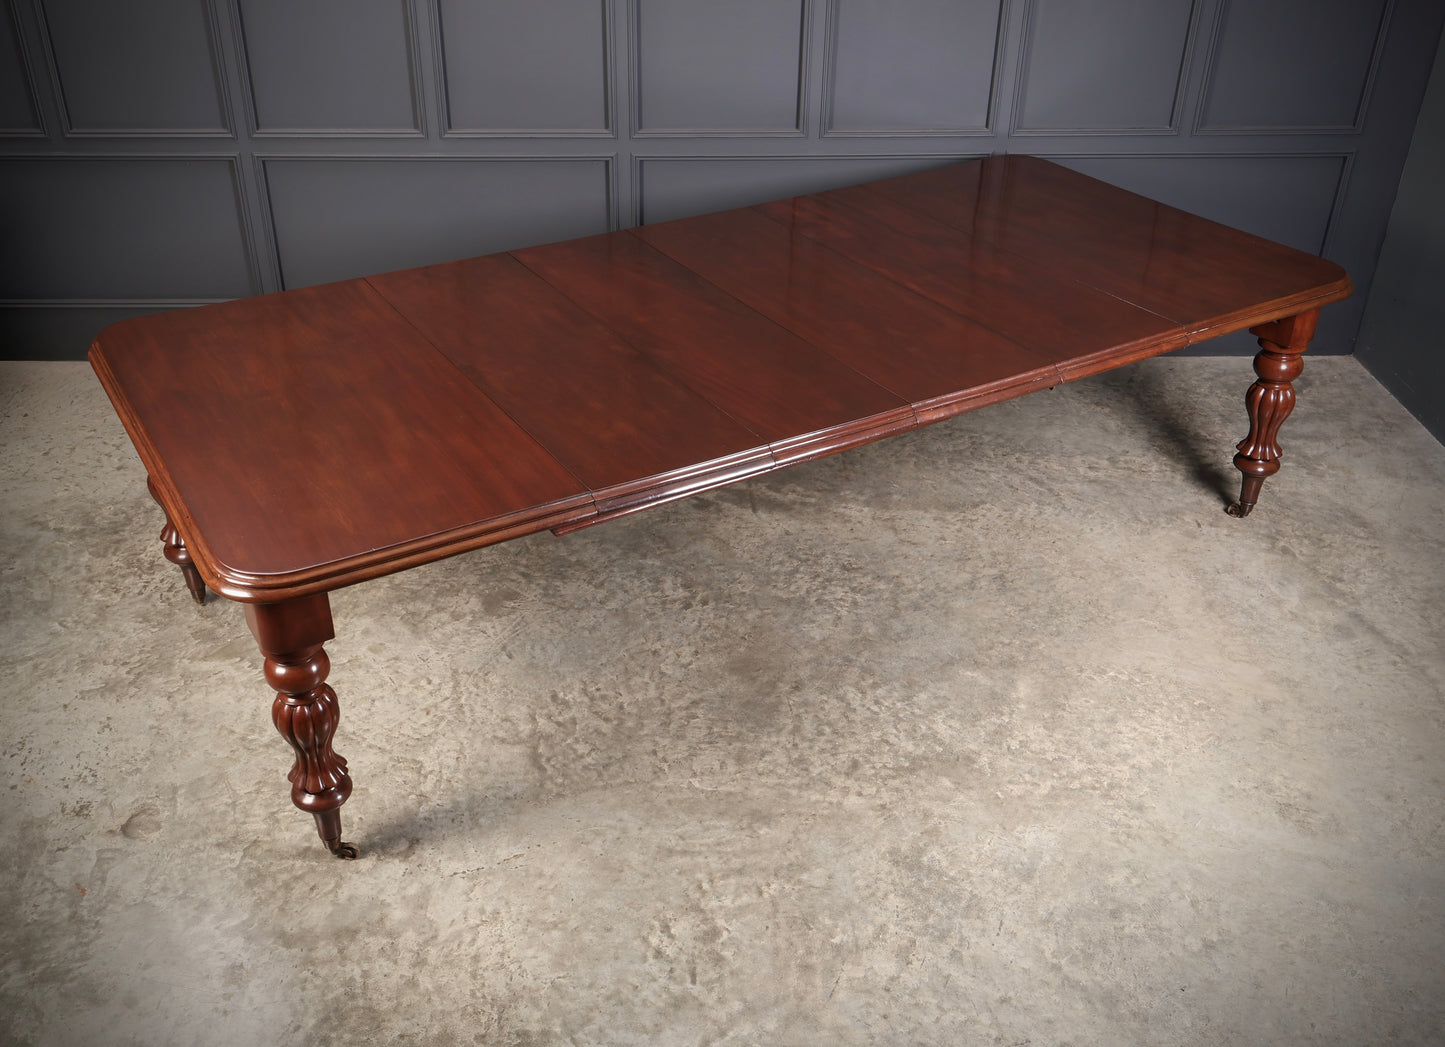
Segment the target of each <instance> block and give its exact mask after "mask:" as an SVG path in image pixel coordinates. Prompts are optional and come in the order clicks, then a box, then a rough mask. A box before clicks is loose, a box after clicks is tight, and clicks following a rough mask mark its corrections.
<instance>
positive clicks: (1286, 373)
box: [1227, 309, 1320, 516]
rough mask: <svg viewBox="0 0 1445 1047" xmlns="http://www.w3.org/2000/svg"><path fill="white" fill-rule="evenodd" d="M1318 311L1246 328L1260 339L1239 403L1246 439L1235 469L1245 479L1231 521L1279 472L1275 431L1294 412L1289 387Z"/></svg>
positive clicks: (1300, 364) (1298, 370)
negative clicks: (1250, 376) (1249, 383)
mask: <svg viewBox="0 0 1445 1047" xmlns="http://www.w3.org/2000/svg"><path fill="white" fill-rule="evenodd" d="M1319 317H1320V311H1319V310H1318V309H1312V310H1310V311H1309V312H1307V313H1300V314H1299V315H1298V316H1290V317H1286V318H1285V319H1283V320H1275V321H1274V322H1273V323H1268V324H1261V325H1260V326H1258V327H1251V328H1250V329H1249V333H1250V334H1253V335H1257V336H1258V337H1259V353H1258V355H1256V356H1255V358H1254V373H1255V374H1257V375H1258V376H1259V380H1258V381H1256V382H1255V383H1254V384H1253V385H1252V386H1250V387H1249V392H1248V393H1246V394H1245V397H1244V403H1245V406H1246V407H1247V408H1248V409H1249V435H1248V436H1246V437H1245V438H1244V439H1243V440H1241V441H1239V444H1238V445H1237V448H1238V451H1239V453H1238V454H1236V455H1235V456H1234V465H1235V468H1237V469H1238V470H1239V471H1240V472H1242V473H1243V474H1244V481H1243V483H1242V484H1241V485H1240V491H1239V501H1237V502H1235V503H1234V504H1233V505H1231V506H1230V507H1229V508H1228V510H1227V511H1228V513H1229V515H1230V516H1248V515H1249V512H1250V510H1251V509H1253V508H1254V503H1255V502H1257V501H1258V500H1259V491H1260V488H1261V487H1263V486H1264V481H1265V480H1267V479H1268V478H1269V477H1271V476H1273V475H1274V474H1275V473H1277V472H1279V460H1280V456H1281V453H1282V452H1281V451H1280V448H1279V428H1280V426H1281V425H1283V424H1284V420H1285V419H1286V418H1288V417H1289V415H1290V412H1291V411H1293V410H1294V400H1295V397H1294V386H1293V385H1291V384H1290V383H1291V382H1293V381H1294V380H1295V379H1296V378H1298V377H1299V376H1300V374H1301V372H1303V371H1304V366H1305V365H1304V360H1303V359H1302V358H1301V357H1302V356H1303V354H1304V351H1305V350H1306V349H1308V348H1309V344H1310V339H1311V338H1312V337H1313V336H1314V333H1315V324H1316V323H1318V322H1319Z"/></svg>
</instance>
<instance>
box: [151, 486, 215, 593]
mask: <svg viewBox="0 0 1445 1047" xmlns="http://www.w3.org/2000/svg"><path fill="white" fill-rule="evenodd" d="M146 489H147V490H149V491H150V493H151V497H152V498H154V499H155V500H156V504H157V505H159V506H160V507H161V511H162V512H166V505H165V503H164V502H162V501H161V496H160V492H159V491H157V490H156V484H155V481H154V480H152V479H151V478H150V477H146ZM161 541H162V542H163V543H164V549H163V551H164V553H165V557H166V559H167V560H169V561H170V562H171V563H173V564H175V565H176V566H177V567H179V568H180V569H181V577H182V578H184V579H185V580H186V588H187V589H189V590H190V593H191V599H193V600H195V601H196V603H202V604H203V603H205V602H206V583H205V582H203V581H202V580H201V572H200V571H197V570H196V565H195V564H194V563H193V562H191V554H190V551H189V550H188V549H187V548H186V540H185V539H184V538H182V537H181V532H180V531H178V530H176V525H175V524H174V523H172V522H171V516H170V513H168V512H166V523H165V526H164V527H162V528H161Z"/></svg>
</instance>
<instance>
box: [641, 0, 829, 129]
mask: <svg viewBox="0 0 1445 1047" xmlns="http://www.w3.org/2000/svg"><path fill="white" fill-rule="evenodd" d="M634 5H635V6H634V8H633V17H634V18H635V19H636V23H637V24H636V33H635V38H636V48H637V53H636V54H635V55H634V62H635V63H636V71H637V84H638V87H637V98H636V99H635V105H636V119H637V127H638V129H639V130H640V131H642V132H644V133H651V132H673V133H678V132H682V133H697V132H703V133H706V132H708V131H714V132H716V131H733V132H751V133H760V132H772V133H779V132H783V133H800V132H801V129H802V126H803V112H802V109H803V106H802V99H803V89H804V81H805V78H804V76H803V64H804V57H805V56H804V49H803V42H804V36H805V33H804V24H805V16H806V15H807V14H808V9H809V7H810V5H809V4H808V3H806V2H797V0H793V2H789V0H728V2H727V3H717V2H716V0H634Z"/></svg>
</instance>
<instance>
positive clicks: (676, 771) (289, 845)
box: [0, 358, 1445, 1047]
mask: <svg viewBox="0 0 1445 1047" xmlns="http://www.w3.org/2000/svg"><path fill="white" fill-rule="evenodd" d="M1251 378H1252V374H1251V373H1250V370H1249V365H1248V362H1247V361H1244V360H1238V359H1209V358H1192V359H1178V360H1156V361H1149V362H1146V363H1144V364H1141V365H1136V366H1134V367H1131V368H1127V369H1125V370H1123V371H1120V372H1116V373H1114V374H1112V375H1108V376H1104V377H1100V378H1094V379H1090V380H1087V381H1084V382H1080V383H1077V384H1075V385H1071V386H1068V387H1064V388H1060V389H1057V390H1054V391H1052V392H1041V393H1037V394H1034V395H1033V396H1030V397H1028V398H1026V399H1024V400H1020V401H1016V402H1013V403H1009V404H1001V405H998V406H995V407H990V408H986V409H984V410H981V411H979V412H976V413H974V414H970V415H966V416H964V417H961V418H959V419H956V420H954V421H951V422H947V423H944V424H941V425H938V426H934V427H932V428H930V429H926V430H923V431H920V432H917V433H913V434H910V435H907V436H903V437H899V438H895V439H893V440H890V441H885V442H884V443H881V444H875V445H872V446H870V447H867V448H862V449H859V450H856V451H852V452H849V453H847V454H844V455H840V456H837V457H834V458H830V459H826V460H823V461H819V462H815V463H812V464H809V465H805V466H801V467H797V468H795V469H792V470H788V471H785V472H782V473H779V474H775V475H772V476H768V477H764V478H761V479H758V480H754V481H750V482H747V483H744V484H741V485H738V486H735V487H732V488H728V489H725V490H721V491H717V492H713V493H710V494H707V495H704V496H701V497H698V498H695V499H692V500H691V501H687V502H682V503H678V504H674V505H670V506H665V507H662V508H659V509H655V510H652V511H649V512H646V513H642V514H640V515H638V516H634V517H629V518H627V519H624V520H619V521H615V522H612V523H609V524H607V525H605V526H600V527H595V528H591V529H589V530H586V531H583V532H580V533H577V534H574V535H572V536H569V537H567V538H563V539H557V538H553V537H552V536H551V535H547V534H543V535H538V536H534V537H531V538H527V539H524V540H521V541H516V542H512V543H509V544H507V545H503V546H497V547H494V548H491V549H486V550H481V551H479V552H476V553H473V554H470V555H467V556H464V557H459V558H456V559H453V560H450V561H446V562H443V563H438V564H434V565H431V566H428V567H426V568H422V569H419V570H415V571H412V572H409V573H406V574H404V575H401V576H398V577H394V578H390V579H384V580H380V581H377V582H373V583H368V584H366V585H362V586H359V587H356V588H353V589H348V590H343V591H341V592H339V593H337V594H335V595H334V596H333V599H332V605H333V609H334V612H335V617H336V622H337V630H338V637H337V639H336V640H335V641H334V643H332V644H330V645H328V648H329V650H330V652H331V656H332V672H331V683H332V684H334V685H335V687H336V689H337V692H338V693H339V695H340V701H341V710H342V712H341V727H340V731H339V733H338V735H337V740H336V748H337V750H338V751H339V752H340V753H341V754H342V755H344V756H345V757H346V758H347V759H348V760H349V761H350V765H351V770H352V773H353V775H354V776H355V780H356V792H355V794H354V795H353V797H352V799H351V801H350V803H349V804H348V805H347V806H346V808H345V822H346V827H347V833H346V835H347V838H348V839H350V840H353V841H354V842H356V843H357V844H358V845H359V846H360V847H361V849H362V857H361V859H360V860H359V861H356V862H352V863H343V862H339V861H336V860H333V859H331V858H330V857H329V856H328V855H327V854H326V852H325V851H324V849H323V848H322V846H321V844H320V842H319V841H318V840H317V839H316V837H315V834H314V831H313V829H312V826H311V820H310V819H309V818H308V817H306V816H305V815H303V814H301V813H299V812H297V811H296V810H295V809H294V808H292V806H291V803H290V799H289V792H288V785H287V782H286V780H285V773H286V771H287V769H288V768H289V766H290V758H289V757H290V753H289V750H288V749H287V748H286V746H285V743H284V742H283V741H282V740H281V738H280V737H279V736H278V735H277V734H276V733H275V731H274V729H273V728H272V726H271V723H270V718H269V706H270V693H269V691H268V690H267V689H266V687H265V684H264V682H263V681H262V678H261V672H260V665H259V656H258V655H257V653H256V651H255V648H254V646H253V643H252V641H251V638H250V636H249V634H248V632H247V630H246V627H245V624H244V622H243V620H242V615H241V611H240V609H239V608H238V607H236V606H234V605H232V604H230V603H227V602H225V601H218V600H216V599H214V598H212V600H211V601H210V602H208V603H207V604H206V605H205V606H204V607H197V606H195V605H194V604H193V603H192V602H191V601H190V599H189V597H188V596H187V594H186V591H185V589H184V587H183V585H182V583H181V578H180V574H179V572H178V571H176V570H175V569H174V568H173V567H171V566H170V565H169V564H167V563H166V562H165V561H164V560H163V559H162V558H161V550H160V545H159V543H158V542H157V540H156V536H157V533H158V532H159V529H160V525H161V517H160V513H159V510H158V509H157V508H156V507H155V506H154V504H153V503H152V502H151V501H150V499H149V498H148V496H147V495H146V492H145V484H144V473H143V470H142V468H141V465H140V462H139V460H138V459H137V458H136V456H135V454H134V452H133V451H132V450H131V448H130V445H129V443H128V441H127V439H126V436H125V433H124V431H123V430H122V428H121V426H120V424H119V422H118V421H117V420H116V418H115V416H114V414H113V413H112V411H111V409H110V407H109V405H108V404H107V402H106V399H105V397H104V395H103V394H102V392H101V389H100V387H99V385H98V384H97V383H96V381H95V380H94V378H93V377H92V376H91V374H90V372H89V370H88V368H86V367H85V365H83V364H74V363H72V364H3V365H0V426H3V427H0V438H3V456H0V459H3V460H0V539H3V548H4V550H5V556H4V559H3V560H0V582H3V585H0V593H3V603H0V666H3V669H4V679H5V688H4V693H3V697H0V744H3V761H4V763H3V766H4V783H3V789H4V794H3V795H4V797H5V803H4V805H3V807H0V841H3V851H0V952H3V971H0V1042H3V1043H6V1044H12V1043H13V1044H46V1045H52V1044H54V1045H62V1044H63V1045H70V1044H137V1045H147V1047H154V1045H162V1044H236V1045H248V1047H252V1045H260V1044H369V1043H412V1044H516V1045H542V1044H576V1045H581V1044H664V1045H673V1044H679V1045H694V1044H695V1045H704V1044H706V1045H722V1044H768V1045H774V1044H776V1045H803V1044H828V1045H834V1044H839V1045H851V1044H910V1045H912V1044H938V1045H950V1047H958V1045H971V1044H1031V1045H1034V1047H1038V1045H1044V1044H1077V1045H1085V1044H1153V1045H1161V1044H1162V1045H1200V1047H1204V1045H1209V1047H1218V1045H1230V1044H1239V1045H1268V1044H1383V1043H1410V1044H1417V1043H1431V1042H1434V1043H1438V1042H1441V1040H1442V1038H1445V861H1442V859H1445V760H1442V757H1445V697H1442V696H1445V649H1442V643H1445V642H1442V631H1445V448H1442V447H1441V446H1440V445H1439V444H1437V443H1435V442H1434V441H1432V440H1431V439H1430V437H1429V436H1428V435H1427V434H1426V433H1425V432H1424V431H1423V430H1422V429H1421V428H1420V426H1418V425H1417V424H1416V423H1415V422H1414V421H1413V420H1412V419H1411V418H1410V417H1409V416H1408V415H1407V414H1406V413H1405V412H1404V411H1403V410H1402V409H1401V408H1400V407H1399V406H1398V405H1397V404H1396V403H1395V402H1394V401H1392V400H1391V399H1390V398H1389V397H1388V396H1387V395H1386V394H1385V393H1384V391H1383V390H1382V389H1381V388H1380V387H1379V386H1378V385H1377V384H1376V383H1375V382H1374V381H1373V379H1371V378H1370V377H1369V376H1368V375H1367V374H1366V373H1365V372H1364V371H1363V370H1362V369H1361V368H1360V367H1359V365H1358V364H1357V363H1355V362H1354V361H1353V360H1349V359H1343V358H1325V359H1316V360H1311V361H1310V362H1309V364H1308V366H1307V368H1306V372H1305V376H1304V377H1303V378H1302V379H1301V380H1300V382H1299V383H1298V389H1299V392H1300V405H1299V408H1298V410H1297V411H1296V412H1295V415H1294V417H1293V418H1291V419H1290V420H1289V422H1288V423H1287V424H1286V426H1285V429H1284V432H1283V443H1284V446H1285V464H1284V469H1283V470H1282V471H1281V472H1280V474H1279V475H1278V476H1277V477H1275V478H1274V479H1273V480H1271V481H1270V482H1269V483H1268V484H1267V485H1266V487H1265V491H1264V496H1263V498H1262V499H1261V502H1260V507H1259V509H1258V510H1257V511H1256V512H1255V514H1254V515H1253V516H1251V517H1250V518H1249V519H1247V520H1243V521H1240V520H1235V519H1231V518H1230V517H1229V516H1227V515H1226V514H1225V513H1224V512H1223V506H1224V502H1225V494H1224V492H1225V491H1226V489H1228V490H1231V491H1232V490H1233V488H1234V485H1235V483H1236V480H1235V476H1236V475H1237V474H1235V472H1234V470H1233V468H1232V467H1231V466H1230V465H1229V455H1230V454H1231V453H1232V443H1233V441H1235V440H1237V439H1239V437H1241V436H1242V435H1243V432H1244V429H1245V425H1244V419H1243V406H1242V405H1243V393H1244V390H1245V387H1246V385H1247V384H1248V382H1249V381H1250V380H1251Z"/></svg>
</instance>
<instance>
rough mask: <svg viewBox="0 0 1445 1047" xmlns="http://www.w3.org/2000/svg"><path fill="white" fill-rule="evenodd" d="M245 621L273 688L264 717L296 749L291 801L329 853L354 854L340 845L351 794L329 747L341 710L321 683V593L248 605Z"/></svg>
mask: <svg viewBox="0 0 1445 1047" xmlns="http://www.w3.org/2000/svg"><path fill="white" fill-rule="evenodd" d="M246 624H247V625H249V626H250V627H251V632H252V633H253V634H254V635H255V637H256V642H257V643H258V644H259V645H260V647H261V653H262V654H263V655H265V656H266V682H267V683H269V684H270V685H271V686H272V687H273V688H275V690H276V700H275V702H274V703H272V705H271V719H272V721H273V722H274V723H275V724H276V730H278V731H280V732H281V737H283V738H285V739H286V741H287V742H289V743H290V745H291V748H292V749H294V750H295V751H296V763H295V764H294V765H293V766H292V768H291V773H290V774H289V775H288V776H287V777H288V778H290V780H291V802H292V803H294V804H295V805H296V806H297V807H299V808H301V809H302V810H303V811H306V812H308V813H310V814H312V815H315V817H316V831H317V832H318V833H320V834H321V839H322V841H323V842H324V843H325V844H326V846H327V848H328V849H329V850H330V851H331V853H332V854H334V855H336V857H338V858H355V857H356V856H357V854H358V853H359V852H358V851H357V849H356V848H355V847H354V846H352V845H351V844H349V843H342V841H341V805H342V804H344V803H345V802H346V798H347V797H348V796H350V795H351V776H350V775H349V774H347V773H346V761H345V760H343V759H342V758H341V757H340V756H338V755H336V753H335V751H334V750H333V749H332V748H331V738H332V736H333V735H334V734H335V733H336V723H337V720H338V719H339V718H340V711H339V709H338V707H337V704H336V692H335V691H333V690H332V689H331V688H330V687H329V686H327V683H326V674H327V673H328V672H329V671H330V669H331V660H330V659H329V658H327V657H326V651H325V649H324V648H323V647H322V646H321V645H322V644H323V643H325V642H326V641H327V640H330V639H332V638H333V637H334V636H335V635H336V632H335V630H334V629H333V628H332V625H331V603H330V601H329V600H328V599H327V596H326V594H325V593H320V594H318V595H316V596H303V597H300V598H298V599H295V600H287V601H286V602H284V603H270V604H247V605H246Z"/></svg>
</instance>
